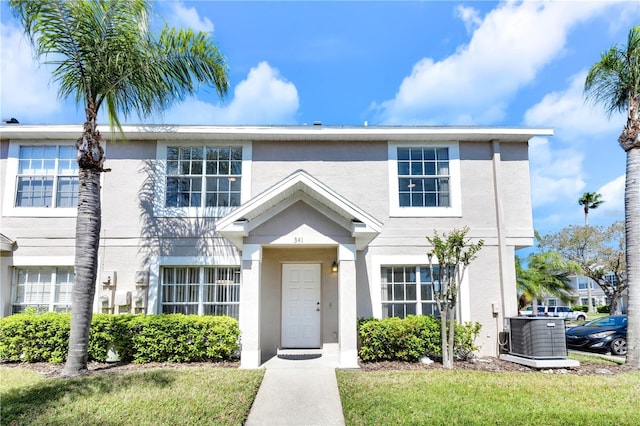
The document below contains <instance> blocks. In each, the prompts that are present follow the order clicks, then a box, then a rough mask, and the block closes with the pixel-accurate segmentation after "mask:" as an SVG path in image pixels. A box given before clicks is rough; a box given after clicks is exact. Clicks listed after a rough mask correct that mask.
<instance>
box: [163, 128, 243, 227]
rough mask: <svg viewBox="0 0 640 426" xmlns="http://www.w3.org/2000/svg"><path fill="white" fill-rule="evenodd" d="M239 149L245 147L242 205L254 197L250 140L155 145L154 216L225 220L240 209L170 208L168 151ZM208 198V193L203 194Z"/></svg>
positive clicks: (203, 196)
mask: <svg viewBox="0 0 640 426" xmlns="http://www.w3.org/2000/svg"><path fill="white" fill-rule="evenodd" d="M176 146H177V147H198V148H200V147H202V148H203V149H204V148H207V147H209V148H218V147H229V146H231V147H240V148H242V178H241V182H240V205H242V204H244V203H245V202H247V201H248V200H249V199H250V197H251V161H252V150H251V147H252V145H251V143H250V142H249V141H224V140H221V141H217V140H208V141H193V140H174V141H159V142H158V143H157V145H156V170H155V174H156V175H155V177H154V179H155V181H156V182H157V185H156V188H157V190H156V191H155V194H154V203H153V204H154V208H153V210H154V215H155V216H156V217H224V216H226V215H227V214H228V213H229V212H231V211H232V210H234V209H235V208H237V207H204V206H202V204H203V203H201V206H200V207H167V206H166V194H167V187H166V185H167V148H169V147H176ZM202 198H203V199H204V198H205V194H203V195H202Z"/></svg>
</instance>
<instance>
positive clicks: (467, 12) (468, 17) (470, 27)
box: [456, 5, 482, 34]
mask: <svg viewBox="0 0 640 426" xmlns="http://www.w3.org/2000/svg"><path fill="white" fill-rule="evenodd" d="M456 15H457V16H458V17H459V18H460V19H461V20H462V22H464V27H465V28H466V29H467V33H469V34H471V33H472V32H473V31H474V30H475V29H476V28H478V27H479V26H480V24H482V19H481V18H480V12H478V10H477V9H474V8H472V7H465V6H462V5H461V6H458V7H457V8H456Z"/></svg>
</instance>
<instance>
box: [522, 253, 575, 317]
mask: <svg viewBox="0 0 640 426" xmlns="http://www.w3.org/2000/svg"><path fill="white" fill-rule="evenodd" d="M578 272H579V267H578V265H577V264H575V263H574V262H571V261H568V260H566V259H564V258H563V257H562V255H560V254H559V253H556V252H552V251H549V252H543V253H533V254H530V255H529V256H528V257H527V267H526V268H523V267H522V261H521V259H520V258H519V257H518V256H516V286H517V287H518V290H519V291H520V297H519V299H518V309H522V308H523V307H525V306H526V305H528V304H529V303H532V304H533V305H534V306H533V311H532V312H533V313H535V312H536V310H537V308H536V305H537V303H538V301H539V300H543V299H545V298H546V297H547V296H556V297H558V298H559V299H560V300H562V301H563V302H565V303H566V302H570V301H571V299H572V297H571V293H572V290H573V289H572V288H571V285H570V284H569V276H570V275H571V274H575V273H578Z"/></svg>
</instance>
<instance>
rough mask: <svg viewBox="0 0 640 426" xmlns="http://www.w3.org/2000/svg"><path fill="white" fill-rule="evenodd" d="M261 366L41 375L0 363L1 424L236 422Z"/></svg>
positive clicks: (258, 379) (253, 392)
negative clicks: (59, 376) (69, 376)
mask: <svg viewBox="0 0 640 426" xmlns="http://www.w3.org/2000/svg"><path fill="white" fill-rule="evenodd" d="M263 374H264V371H263V370H238V369H231V368H195V367H194V368H184V369H178V368H171V369H154V370H146V371H139V372H132V373H112V374H99V375H91V376H84V377H79V378H74V379H66V380H65V379H46V378H44V377H42V376H41V375H39V374H38V373H36V372H33V371H32V370H28V369H23V368H6V367H0V401H1V406H0V419H2V424H3V425H5V424H6V425H14V424H15V425H18V424H19V425H43V424H47V425H71V424H73V425H98V424H99V425H141V426H142V425H164V424H166V425H169V424H170V425H203V424H207V425H241V424H242V423H243V422H244V420H245V419H246V417H247V415H248V413H249V408H250V407H251V404H252V402H253V400H254V398H255V395H256V393H257V392H258V387H259V386H260V382H261V381H262V377H263Z"/></svg>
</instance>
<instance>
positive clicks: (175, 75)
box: [9, 0, 229, 376]
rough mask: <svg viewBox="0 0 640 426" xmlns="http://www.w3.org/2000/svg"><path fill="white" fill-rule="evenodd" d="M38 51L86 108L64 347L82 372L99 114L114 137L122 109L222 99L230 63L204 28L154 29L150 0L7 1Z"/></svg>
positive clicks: (73, 369) (70, 365)
mask: <svg viewBox="0 0 640 426" xmlns="http://www.w3.org/2000/svg"><path fill="white" fill-rule="evenodd" d="M9 6H10V8H11V11H12V13H13V14H14V16H15V17H16V18H17V19H18V20H19V21H20V23H21V24H22V26H23V27H24V29H25V34H26V35H27V37H28V38H29V40H30V41H31V43H32V45H33V47H34V50H35V52H36V56H37V57H38V58H43V59H44V62H45V63H50V64H53V65H54V66H55V68H54V70H53V72H52V79H53V80H54V81H56V82H58V83H59V90H58V96H59V97H60V98H68V97H69V96H73V97H74V99H75V101H76V102H77V103H81V104H82V105H83V106H84V108H85V122H84V130H83V133H82V135H80V138H79V139H78V140H77V142H76V147H77V150H78V153H77V158H78V164H79V172H78V179H79V187H80V189H79V194H78V213H77V219H76V246H75V251H76V254H75V283H74V288H73V301H72V314H71V333H70V337H69V354H68V357H67V362H66V364H65V367H64V370H63V373H62V374H63V376H77V375H79V374H82V373H84V372H86V371H87V355H88V340H89V327H90V325H91V317H92V307H93V299H94V295H95V283H96V271H97V254H98V245H99V236H100V226H101V206H100V175H101V173H102V172H106V171H108V169H105V168H104V161H105V157H104V151H103V149H102V146H101V144H100V142H101V139H102V137H101V135H100V132H99V131H98V126H97V117H98V112H99V111H100V108H101V107H102V106H105V108H106V113H107V117H108V120H109V124H110V130H111V133H112V134H115V130H116V129H117V130H119V134H120V135H123V130H122V127H121V125H120V119H119V116H118V114H119V113H121V114H122V115H123V116H124V117H125V118H126V117H128V116H129V115H130V113H132V112H136V113H137V114H138V115H139V116H148V115H150V114H151V113H153V112H156V111H161V110H162V109H164V108H166V107H167V106H169V105H170V104H172V103H174V102H176V101H179V100H182V99H184V98H185V97H186V96H187V95H193V94H195V93H196V90H197V87H198V84H208V85H212V86H213V87H215V90H216V91H217V93H218V95H220V96H223V95H224V94H225V93H226V91H227V89H228V86H229V83H228V77H227V65H226V60H225V58H224V57H223V55H222V54H221V52H220V51H219V49H218V47H217V46H216V45H215V44H214V42H213V40H212V38H211V36H210V34H208V33H204V32H198V33H195V32H193V31H191V30H178V29H175V28H170V27H168V26H165V27H164V28H163V29H162V30H161V31H160V32H159V34H158V37H157V38H156V37H155V36H154V34H153V33H152V32H151V28H150V16H151V12H152V2H151V1H148V0H100V1H97V0H95V1H94V0H73V1H71V0H69V1H64V0H10V1H9Z"/></svg>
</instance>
